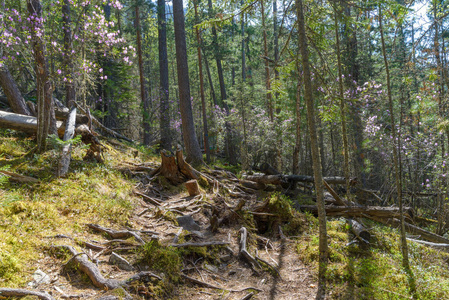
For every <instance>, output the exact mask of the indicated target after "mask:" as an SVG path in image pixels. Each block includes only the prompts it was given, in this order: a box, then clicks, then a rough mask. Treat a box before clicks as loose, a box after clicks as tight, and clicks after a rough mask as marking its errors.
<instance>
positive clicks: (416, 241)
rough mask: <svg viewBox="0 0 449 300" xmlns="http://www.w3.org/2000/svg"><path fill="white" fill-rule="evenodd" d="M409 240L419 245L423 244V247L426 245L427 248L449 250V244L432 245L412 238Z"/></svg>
mask: <svg viewBox="0 0 449 300" xmlns="http://www.w3.org/2000/svg"><path fill="white" fill-rule="evenodd" d="M407 240H409V241H412V242H415V243H418V244H423V245H426V246H430V247H433V248H437V249H449V244H442V243H431V242H426V241H421V240H415V239H411V238H407Z"/></svg>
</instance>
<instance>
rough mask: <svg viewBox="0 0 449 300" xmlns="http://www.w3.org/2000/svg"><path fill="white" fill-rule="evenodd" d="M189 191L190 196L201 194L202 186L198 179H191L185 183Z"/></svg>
mask: <svg viewBox="0 0 449 300" xmlns="http://www.w3.org/2000/svg"><path fill="white" fill-rule="evenodd" d="M185 186H186V188H187V191H188V192H189V196H190V197H194V196H198V195H199V194H201V191H200V187H199V185H198V181H197V180H196V179H193V180H189V181H187V182H186V183H185Z"/></svg>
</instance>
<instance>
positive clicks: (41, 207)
mask: <svg viewBox="0 0 449 300" xmlns="http://www.w3.org/2000/svg"><path fill="white" fill-rule="evenodd" d="M34 146H35V144H34V142H33V141H32V140H31V139H29V138H26V137H24V136H22V135H19V134H17V135H16V134H13V133H10V132H9V131H2V132H0V153H1V155H0V169H6V168H7V169H8V171H10V172H15V173H18V174H21V175H26V176H31V177H34V178H36V179H39V183H35V184H29V183H27V184H25V183H15V182H10V181H6V180H5V176H0V286H1V287H20V286H23V285H24V284H25V283H27V282H29V281H31V280H32V278H31V277H32V274H33V273H34V271H35V269H36V267H35V265H36V263H37V261H39V260H40V259H42V258H43V257H44V256H45V255H47V254H46V253H45V249H46V247H47V246H48V245H49V244H51V240H50V239H48V237H51V236H54V235H56V234H65V235H69V236H71V235H73V236H76V235H77V234H78V233H81V232H84V231H86V226H85V224H87V223H98V224H103V225H105V226H108V225H111V224H114V225H112V226H113V227H115V226H122V227H123V226H125V225H126V224H127V222H128V219H129V216H130V214H131V211H132V210H133V207H134V204H135V201H136V199H135V198H134V197H133V195H132V188H133V184H134V182H132V181H130V180H126V179H125V178H124V176H123V175H122V174H121V173H120V172H119V171H118V170H117V166H118V165H119V164H120V162H123V161H125V160H129V159H130V157H132V155H130V153H127V152H131V151H134V150H133V149H128V147H124V149H120V150H122V151H118V150H116V149H114V148H113V147H110V146H107V147H106V149H105V153H104V155H105V158H106V159H105V163H104V164H97V163H92V162H85V161H83V159H82V157H83V155H84V154H85V150H83V149H82V148H81V147H75V148H74V150H73V153H72V161H71V164H70V173H69V174H68V176H67V177H66V178H56V177H55V174H56V170H57V166H58V158H59V152H58V151H56V150H49V151H47V152H45V153H43V154H32V152H31V151H32V150H33V147H34ZM141 155H142V156H144V159H146V160H147V161H148V160H149V159H154V156H153V157H152V158H150V157H149V154H145V153H143V154H141Z"/></svg>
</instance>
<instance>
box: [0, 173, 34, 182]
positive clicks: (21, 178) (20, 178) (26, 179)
mask: <svg viewBox="0 0 449 300" xmlns="http://www.w3.org/2000/svg"><path fill="white" fill-rule="evenodd" d="M0 173H1V174H3V175H5V176H8V177H9V180H12V181H16V182H21V183H38V182H39V180H38V179H36V178H33V177H29V176H25V175H20V174H17V173H13V172H9V171H4V170H0Z"/></svg>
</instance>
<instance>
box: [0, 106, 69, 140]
mask: <svg viewBox="0 0 449 300" xmlns="http://www.w3.org/2000/svg"><path fill="white" fill-rule="evenodd" d="M56 126H57V129H58V135H59V137H63V136H64V131H65V125H64V123H63V122H61V121H57V122H56ZM0 128H7V129H14V130H18V131H23V132H26V133H29V134H36V133H37V118H36V117H32V116H26V115H20V114H15V113H10V112H6V111H0Z"/></svg>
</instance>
